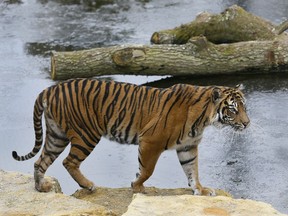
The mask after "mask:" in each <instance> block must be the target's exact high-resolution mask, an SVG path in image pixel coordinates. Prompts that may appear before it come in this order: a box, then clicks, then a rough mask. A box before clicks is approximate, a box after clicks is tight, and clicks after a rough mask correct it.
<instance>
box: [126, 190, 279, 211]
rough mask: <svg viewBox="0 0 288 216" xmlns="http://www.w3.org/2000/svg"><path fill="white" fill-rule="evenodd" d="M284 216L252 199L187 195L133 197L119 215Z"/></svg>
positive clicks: (141, 195)
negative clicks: (123, 211) (124, 210)
mask: <svg viewBox="0 0 288 216" xmlns="http://www.w3.org/2000/svg"><path fill="white" fill-rule="evenodd" d="M146 215H149V216H154V215H157V216H160V215H163V216H164V215H181V216H186V215H187V216H191V215H197V216H204V215H205V216H207V215H211V216H212V215H213V216H220V215H221V216H251V215H253V216H276V215H277V216H280V215H281V216H284V214H281V213H279V212H278V211H276V210H275V209H274V208H273V207H272V206H271V205H269V204H266V203H263V202H257V201H253V200H243V199H233V198H231V197H224V196H217V197H202V196H191V195H180V196H154V197H149V196H145V195H143V194H136V195H134V199H133V201H132V203H131V204H130V205H129V207H128V211H127V212H126V213H125V214H123V216H146Z"/></svg>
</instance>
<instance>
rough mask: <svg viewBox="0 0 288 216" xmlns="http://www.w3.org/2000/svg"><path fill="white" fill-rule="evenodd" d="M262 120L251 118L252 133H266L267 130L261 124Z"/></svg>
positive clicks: (250, 128)
mask: <svg viewBox="0 0 288 216" xmlns="http://www.w3.org/2000/svg"><path fill="white" fill-rule="evenodd" d="M261 125H262V124H261V122H260V120H251V124H250V127H249V130H250V131H251V132H252V134H254V133H257V134H264V133H265V130H264V129H263V127H262V126H261Z"/></svg>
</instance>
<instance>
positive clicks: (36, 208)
mask: <svg viewBox="0 0 288 216" xmlns="http://www.w3.org/2000/svg"><path fill="white" fill-rule="evenodd" d="M47 178H48V179H49V180H50V181H52V182H53V189H52V191H50V192H49V193H40V192H38V191H36V190H35V189H34V179H33V176H32V175H27V174H22V173H17V172H6V171H3V170H0V215H5V216H28V215H29V216H30V215H31V216H32V215H55V216H56V215H57V216H60V215H66V216H67V215H69V216H80V215H81V216H84V215H85V216H86V215H99V216H102V215H103V216H106V215H115V214H114V213H113V212H112V211H110V210H108V209H106V208H104V207H103V206H100V205H97V204H94V203H91V202H88V201H84V200H79V199H77V198H75V197H72V196H67V195H65V194H62V193H61V188H60V186H59V183H58V181H57V180H56V179H54V178H51V177H47Z"/></svg>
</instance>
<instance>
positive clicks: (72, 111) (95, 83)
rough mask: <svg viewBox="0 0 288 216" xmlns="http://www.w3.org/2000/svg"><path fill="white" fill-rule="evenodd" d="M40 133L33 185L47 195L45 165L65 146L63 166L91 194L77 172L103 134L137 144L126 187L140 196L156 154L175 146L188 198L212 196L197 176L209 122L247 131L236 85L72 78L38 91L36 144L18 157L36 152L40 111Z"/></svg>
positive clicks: (89, 186) (243, 103)
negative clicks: (134, 169) (135, 168)
mask: <svg viewBox="0 0 288 216" xmlns="http://www.w3.org/2000/svg"><path fill="white" fill-rule="evenodd" d="M43 113H44V119H45V123H46V136H45V143H44V146H43V149H42V153H41V155H40V157H39V159H38V160H37V161H36V162H35V163H34V180H35V188H36V190H38V191H40V192H49V191H50V190H51V188H52V184H51V182H49V181H48V180H46V178H44V175H45V172H46V170H47V169H48V168H49V166H50V165H51V164H52V163H53V162H54V161H55V159H56V158H57V157H58V156H59V155H60V154H61V153H62V152H63V150H64V149H65V148H66V147H67V146H68V145H69V144H70V152H69V154H68V156H67V157H66V158H65V159H64V160H63V165H64V167H65V168H66V170H67V171H68V172H69V174H70V175H71V177H72V178H73V179H74V180H75V181H76V182H77V183H78V184H79V186H80V187H82V188H85V189H88V190H90V191H94V190H95V189H96V186H95V184H94V183H93V182H92V181H90V180H88V179H87V178H86V177H85V176H84V175H83V174H82V172H81V171H80V165H81V163H82V162H83V161H84V160H85V159H86V158H87V157H88V156H89V154H90V153H91V152H92V151H93V149H94V148H95V146H96V145H97V144H98V143H99V141H100V139H101V137H102V136H103V137H107V138H109V139H111V140H114V141H116V142H119V143H126V144H138V162H139V170H138V172H137V173H136V179H135V180H134V181H132V183H131V187H132V190H133V192H135V193H139V192H140V193H144V192H145V187H144V185H143V183H144V182H145V181H146V180H147V179H148V178H149V177H150V176H151V175H152V173H153V171H154V168H155V165H156V163H157V160H158V158H159V156H160V155H161V153H162V152H164V151H166V150H176V152H177V156H178V159H179V162H180V164H181V166H182V168H183V170H184V173H185V174H186V176H187V180H188V185H189V186H190V187H191V190H192V194H194V195H206V196H213V195H215V190H214V189H212V188H207V187H203V186H202V185H201V183H200V181H199V175H198V144H199V143H200V141H201V139H202V135H203V131H204V129H205V128H206V127H207V126H209V125H214V126H216V127H224V126H231V127H232V128H233V129H234V130H236V131H242V130H244V129H246V128H247V127H248V126H249V124H250V120H249V117H248V115H247V112H246V100H245V97H244V94H243V92H242V87H241V85H237V86H236V87H226V86H196V85H195V86H194V85H189V84H175V85H173V86H171V87H169V88H156V87H149V86H145V85H135V84H130V83H124V82H116V81H104V80H99V79H95V78H90V79H89V78H88V79H72V80H68V81H63V82H59V83H57V84H55V85H53V86H51V87H48V88H46V89H44V90H43V91H42V92H41V93H40V94H39V95H38V97H37V99H36V101H35V104H34V111H33V123H34V131H35V145H34V148H33V150H32V151H31V152H30V153H28V154H26V155H25V156H18V154H17V152H16V151H13V152H12V156H13V158H14V159H15V160H17V161H25V160H28V159H31V158H32V157H34V156H35V155H36V154H37V153H38V152H39V151H40V149H41V148H42V145H43V144H42V143H43V128H42V115H43Z"/></svg>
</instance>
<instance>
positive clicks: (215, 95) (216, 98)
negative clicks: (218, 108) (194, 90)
mask: <svg viewBox="0 0 288 216" xmlns="http://www.w3.org/2000/svg"><path fill="white" fill-rule="evenodd" d="M221 97H222V92H221V89H220V88H218V87H215V88H214V89H213V91H212V101H213V103H217V102H218V101H219V100H220V99H221Z"/></svg>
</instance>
